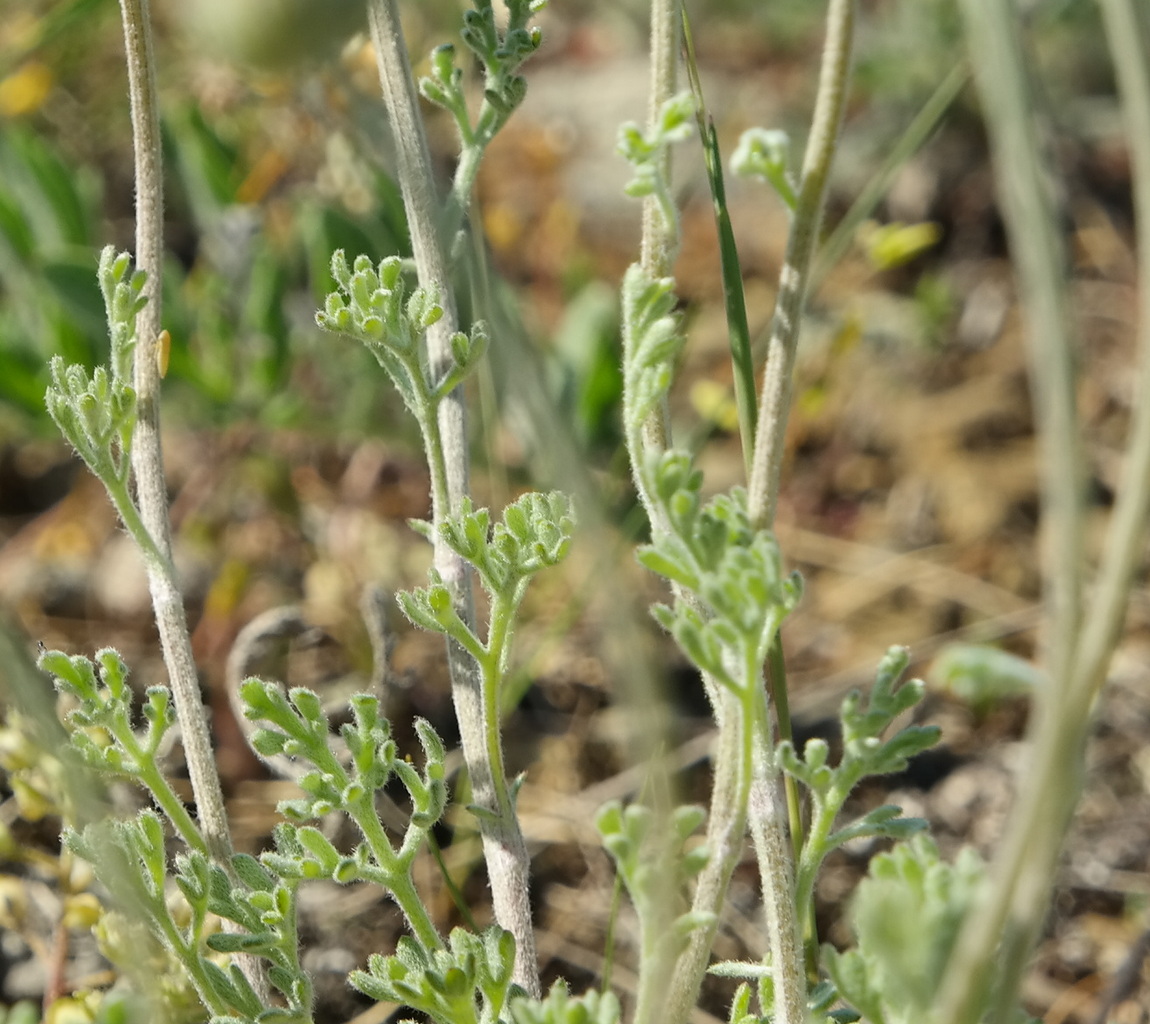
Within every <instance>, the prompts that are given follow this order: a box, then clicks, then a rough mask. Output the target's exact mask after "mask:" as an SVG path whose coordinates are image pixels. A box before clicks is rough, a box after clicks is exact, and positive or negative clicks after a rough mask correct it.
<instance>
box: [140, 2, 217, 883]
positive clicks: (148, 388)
mask: <svg viewBox="0 0 1150 1024" xmlns="http://www.w3.org/2000/svg"><path fill="white" fill-rule="evenodd" d="M120 12H121V16H122V20H123V25H124V43H125V49H126V51H127V65H128V86H129V92H130V95H131V108H132V138H133V145H134V150H135V165H136V266H137V268H138V269H140V270H143V271H144V272H145V273H146V274H147V280H146V282H145V284H144V295H145V296H146V297H147V300H148V301H147V305H145V306H144V308H143V309H142V310H141V311H140V313H139V314H138V316H137V319H136V351H135V367H134V381H133V383H134V385H135V389H136V400H137V403H138V417H139V418H138V421H137V423H136V429H135V433H134V435H133V440H132V472H133V475H134V477H135V481H136V498H137V503H138V506H139V510H140V518H141V520H142V522H143V525H144V529H145V530H146V531H147V533H148V535H149V536H150V538H151V540H152V543H153V544H154V546H155V549H156V551H157V552H158V554H159V556H160V557H159V558H155V559H153V558H148V557H147V555H146V552H145V559H144V561H145V565H146V566H147V571H148V588H149V590H150V592H151V595H152V606H153V609H154V611H155V616H156V625H157V627H158V628H159V633H160V643H161V645H162V647H163V651H164V662H165V664H166V665H167V668H168V675H169V680H170V683H171V687H172V697H173V699H174V702H175V707H176V716H177V718H178V720H179V723H180V732H181V735H182V737H183V743H184V751H185V755H186V757H187V761H188V774H189V776H190V777H191V783H192V792H193V793H194V795H195V801H196V810H197V813H198V815H199V820H200V828H201V829H202V831H203V834H204V840H205V841H206V843H207V846H208V850H209V851H210V853H211V856H212V857H213V858H214V859H215V860H216V862H217V863H219V864H222V865H224V866H230V863H229V862H230V858H231V855H232V842H231V835H230V833H229V831H228V821H227V814H226V812H225V810H224V797H223V792H222V790H221V789H220V779H219V774H218V773H217V772H216V763H215V759H214V758H213V756H212V744H211V738H210V736H209V733H208V722H207V716H206V715H205V713H204V707H203V701H202V699H201V696H200V688H199V679H198V677H197V674H196V663H195V658H194V656H193V655H192V645H191V637H190V635H189V633H188V625H187V619H186V618H185V616H184V601H183V596H182V594H181V593H180V589H179V586H178V584H177V582H176V573H175V569H174V567H173V564H172V538H171V526H170V523H169V520H168V495H167V487H166V484H165V481H164V463H163V454H162V450H161V447H160V405H159V385H160V375H159V368H158V366H157V364H156V359H155V353H154V351H153V344H154V342H155V340H156V339H157V338H158V337H159V333H160V318H161V292H162V281H163V245H164V237H163V221H164V192H163V173H162V166H163V165H162V159H163V158H162V154H161V148H160V114H159V103H158V100H157V94H156V75H155V58H154V55H153V46H152V29H151V18H150V14H149V8H148V0H120Z"/></svg>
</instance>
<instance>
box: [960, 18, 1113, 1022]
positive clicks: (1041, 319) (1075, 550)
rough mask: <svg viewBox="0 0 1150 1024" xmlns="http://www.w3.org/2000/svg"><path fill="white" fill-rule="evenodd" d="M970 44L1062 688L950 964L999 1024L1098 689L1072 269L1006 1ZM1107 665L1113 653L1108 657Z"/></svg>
mask: <svg viewBox="0 0 1150 1024" xmlns="http://www.w3.org/2000/svg"><path fill="white" fill-rule="evenodd" d="M962 8H963V15H964V18H965V20H966V26H967V33H968V45H969V48H970V50H971V52H972V53H976V54H978V58H979V59H978V60H977V61H976V62H974V63H975V81H976V83H977V85H978V87H979V91H980V93H981V95H982V100H983V109H984V116H985V118H986V122H987V127H988V130H989V133H990V138H991V148H992V152H993V155H994V158H995V165H996V175H997V179H998V183H999V201H1000V203H1001V206H1002V210H1003V214H1004V217H1005V220H1006V225H1007V233H1008V238H1009V242H1010V245H1011V249H1012V251H1013V253H1014V256H1015V259H1016V261H1017V265H1018V275H1019V283H1020V290H1021V293H1022V301H1023V307H1024V313H1025V316H1026V319H1027V338H1028V341H1029V347H1030V363H1031V367H1030V370H1031V380H1032V389H1033V392H1034V404H1035V415H1036V420H1037V424H1036V425H1037V428H1038V434H1039V444H1040V451H1041V463H1042V485H1043V516H1044V520H1045V533H1046V537H1045V541H1046V543H1045V544H1044V545H1043V552H1042V556H1043V566H1044V579H1045V591H1046V592H1045V630H1044V632H1045V637H1044V641H1045V642H1044V651H1043V656H1044V660H1045V662H1046V665H1047V669H1048V674H1049V678H1050V686H1049V687H1048V688H1046V689H1045V690H1044V691H1042V692H1041V693H1039V694H1038V695H1037V697H1036V703H1037V706H1036V708H1035V711H1034V715H1033V721H1032V725H1031V730H1030V737H1031V740H1032V746H1031V750H1032V754H1031V757H1032V759H1033V762H1032V765H1031V766H1030V767H1029V768H1028V770H1027V771H1026V773H1025V774H1024V784H1023V787H1022V790H1021V792H1020V794H1019V797H1018V801H1017V807H1016V809H1015V812H1014V814H1013V815H1012V818H1011V828H1010V831H1009V832H1008V834H1007V836H1006V838H1005V840H1004V842H1003V845H1002V848H1001V850H1000V852H999V854H998V856H997V858H996V860H995V864H994V870H993V873H992V878H991V881H990V886H989V890H988V892H987V894H986V895H985V897H984V899H983V900H982V901H980V903H979V904H978V905H977V906H976V907H975V908H974V909H972V911H971V912H969V913H968V915H967V918H966V920H965V921H964V923H963V927H962V930H961V931H960V933H959V937H958V940H957V941H956V944H955V948H954V952H953V954H952V956H951V959H950V962H949V963H948V965H947V970H946V973H945V975H944V977H943V983H942V987H941V990H940V999H939V1002H938V1010H939V1014H938V1019H939V1020H940V1021H946V1022H952V1024H959V1022H973V1021H975V1020H977V1019H979V1018H980V1016H981V1014H982V1012H983V1009H984V1000H985V999H986V997H987V996H988V995H990V994H991V993H992V986H994V985H995V984H996V983H997V986H998V987H997V990H996V991H994V992H993V1005H994V1012H993V1014H992V1019H993V1020H995V1021H1001V1020H1003V1019H1005V1017H1006V1016H1007V1015H1008V1014H1009V1012H1010V1011H1009V1007H1010V1006H1011V1005H1013V1003H1014V1001H1015V998H1016V993H1017V991H1018V986H1019V983H1020V981H1021V974H1022V968H1023V967H1024V966H1025V959H1026V957H1027V956H1029V954H1030V951H1031V949H1032V947H1033V943H1034V940H1035V937H1036V935H1037V932H1038V929H1039V927H1040V926H1041V923H1042V920H1043V917H1044V916H1045V913H1046V910H1047V907H1048V905H1049V900H1050V885H1051V882H1052V879H1053V876H1054V871H1055V868H1056V865H1057V860H1058V855H1059V851H1060V849H1061V845H1062V840H1063V837H1064V835H1065V830H1066V827H1067V825H1068V824H1069V821H1070V817H1071V815H1072V813H1073V810H1074V807H1075V804H1076V803H1077V799H1078V794H1079V790H1080V786H1081V773H1082V754H1083V750H1084V746H1085V740H1086V735H1087V732H1088V729H1089V723H1090V714H1089V711H1090V700H1091V698H1092V696H1093V688H1092V684H1091V683H1087V687H1089V689H1086V688H1084V686H1083V683H1084V680H1083V679H1082V678H1081V677H1079V676H1078V671H1079V665H1078V662H1079V655H1080V653H1081V644H1080V640H1079V637H1080V632H1079V627H1080V625H1081V620H1082V614H1081V598H1082V543H1081V532H1082V527H1081V521H1082V514H1083V508H1082V505H1083V501H1082V499H1083V493H1082V484H1081V480H1082V472H1081V456H1080V450H1079V443H1078V427H1077V411H1076V408H1075V389H1074V366H1073V359H1072V353H1073V348H1074V343H1073V339H1072V337H1071V331H1070V327H1069V323H1070V322H1071V318H1070V316H1069V315H1068V313H1069V310H1068V309H1067V304H1066V299H1065V296H1066V291H1067V289H1066V281H1065V267H1066V259H1065V253H1064V249H1063V245H1062V239H1061V237H1060V235H1059V234H1058V231H1057V228H1056V225H1057V219H1056V215H1055V211H1054V208H1053V203H1052V201H1051V197H1050V189H1049V184H1048V180H1047V176H1046V172H1045V167H1044V166H1043V162H1042V158H1041V154H1040V147H1039V143H1038V138H1037V134H1036V131H1035V128H1034V121H1033V109H1034V106H1033V104H1032V103H1031V102H1030V96H1029V92H1030V89H1029V83H1028V81H1027V75H1026V68H1027V63H1026V58H1025V55H1024V52H1023V47H1022V41H1021V38H1020V34H1019V25H1018V16H1017V12H1016V11H1014V10H1013V5H1010V4H1007V3H1005V2H1004V0H964V2H963V5H962ZM1107 657H1108V652H1107Z"/></svg>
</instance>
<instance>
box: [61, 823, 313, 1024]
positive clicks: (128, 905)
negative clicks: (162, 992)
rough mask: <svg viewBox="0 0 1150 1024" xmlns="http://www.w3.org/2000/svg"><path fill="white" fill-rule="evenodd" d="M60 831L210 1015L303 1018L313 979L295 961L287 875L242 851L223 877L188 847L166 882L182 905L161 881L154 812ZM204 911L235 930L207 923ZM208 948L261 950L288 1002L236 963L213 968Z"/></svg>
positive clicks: (228, 1020)
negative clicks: (259, 987)
mask: <svg viewBox="0 0 1150 1024" xmlns="http://www.w3.org/2000/svg"><path fill="white" fill-rule="evenodd" d="M65 838H66V842H67V844H68V846H69V848H70V849H72V850H73V851H74V852H75V853H76V854H77V855H78V856H81V857H83V858H84V859H85V860H87V861H89V862H90V863H91V864H92V865H93V867H94V868H95V869H96V873H97V875H98V877H99V878H100V880H101V881H102V882H103V883H104V885H106V886H107V888H108V890H109V892H110V893H111V895H112V897H113V899H114V900H115V902H116V904H117V906H118V907H119V908H120V910H121V911H122V912H124V913H126V914H128V915H129V918H130V919H131V920H137V921H142V922H143V923H145V924H146V925H147V926H148V928H149V930H150V931H151V933H152V935H153V936H155V937H156V938H157V939H158V940H159V941H160V942H162V943H163V945H164V946H165V947H166V948H167V949H168V950H169V951H170V952H171V953H172V954H173V955H174V956H175V957H176V958H177V959H178V960H179V961H180V963H181V964H183V966H184V969H185V970H186V971H187V973H188V977H189V978H190V979H191V981H192V984H193V985H194V986H195V988H196V991H197V993H198V994H199V996H200V999H201V1001H202V1002H203V1004H204V1006H205V1007H206V1008H207V1009H208V1011H209V1013H210V1014H211V1017H210V1020H211V1022H212V1024H310V1021H311V1004H312V985H311V981H310V979H309V977H308V975H307V973H306V971H304V970H303V968H302V967H301V965H300V963H299V952H298V948H299V940H298V935H297V931H296V900H295V887H294V884H293V883H285V882H284V881H282V880H280V879H277V878H275V877H273V876H272V875H271V874H269V873H268V872H267V871H266V870H265V869H264V868H263V867H261V866H260V864H259V862H257V861H256V860H255V859H253V858H252V857H249V856H247V855H245V854H236V855H235V856H234V857H233V859H232V868H233V871H234V877H229V876H228V874H227V873H226V872H225V871H224V870H223V868H221V867H219V866H218V865H215V864H212V863H211V862H210V861H209V860H208V858H207V856H206V854H204V853H203V852H202V851H200V850H192V851H191V852H190V853H188V854H186V855H180V856H178V857H177V858H176V861H175V872H174V881H175V883H176V885H177V886H178V888H179V890H180V892H181V893H182V895H183V897H184V899H185V900H186V903H187V912H186V913H181V912H179V911H178V910H177V909H175V908H176V905H175V904H173V902H172V900H171V898H170V896H171V894H170V893H169V891H168V888H167V885H166V883H167V880H168V878H169V877H170V876H171V875H172V872H171V871H170V870H169V865H168V860H167V854H166V848H165V843H166V837H165V832H164V827H163V824H162V822H161V820H160V817H159V815H157V814H156V813H155V812H153V811H150V810H146V811H143V812H141V813H140V814H139V815H137V816H136V817H135V818H133V819H129V820H119V821H112V822H101V823H99V824H97V825H89V826H88V827H87V828H85V829H84V830H83V831H82V832H74V831H70V832H68V833H67V834H66V837H65ZM209 915H215V916H216V917H219V918H222V919H224V920H226V921H230V922H233V924H235V925H236V926H238V929H239V930H238V931H233V932H212V931H211V929H210V928H209V920H210V918H209ZM212 953H232V954H234V953H249V954H252V955H255V956H259V957H261V958H262V959H263V960H265V961H266V962H267V965H268V968H267V979H268V981H269V982H270V984H271V985H272V986H273V987H274V988H275V989H277V990H278V991H279V993H280V994H281V995H282V997H283V999H284V1001H285V1003H286V1005H285V1006H282V1007H268V1006H266V1004H265V1003H264V1001H263V1000H262V999H261V998H260V996H259V995H258V994H257V993H256V992H255V990H254V989H253V988H252V986H251V983H250V982H249V981H248V979H247V978H246V977H245V976H244V973H243V972H242V971H241V970H240V968H239V966H238V965H237V964H236V963H234V962H233V963H231V964H229V965H228V966H227V967H221V966H220V964H219V963H218V962H217V961H216V958H215V957H213V956H212V955H211V954H212Z"/></svg>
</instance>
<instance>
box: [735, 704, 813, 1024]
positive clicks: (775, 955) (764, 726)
mask: <svg viewBox="0 0 1150 1024" xmlns="http://www.w3.org/2000/svg"><path fill="white" fill-rule="evenodd" d="M755 701H756V703H757V704H758V705H759V706H758V709H757V711H755V710H752V709H751V708H748V709H747V712H746V714H747V717H748V718H749V719H750V720H751V721H752V722H753V723H754V725H753V727H752V734H753V737H754V757H753V762H752V771H753V777H752V781H751V791H750V800H749V821H750V827H751V838H752V840H753V842H754V845H755V854H756V856H757V859H758V863H759V874H760V875H761V876H762V884H763V911H764V914H765V916H766V921H767V935H768V937H769V939H770V947H771V978H772V979H773V981H774V983H775V1017H774V1019H775V1022H776V1024H805V1022H806V1019H807V978H806V958H805V955H804V952H803V941H802V936H801V932H800V928H799V914H798V913H797V912H796V899H795V879H794V875H793V872H792V852H791V846H790V843H789V842H788V838H787V828H786V820H787V819H786V814H785V812H783V810H782V807H781V806H780V800H779V789H780V787H779V770H778V768H777V767H776V766H775V764H774V757H773V756H772V754H771V750H772V748H773V743H772V741H771V739H772V738H771V730H770V723H769V720H768V718H767V708H766V701H765V700H764V699H763V694H762V692H761V691H759V692H758V693H757V694H756V697H755Z"/></svg>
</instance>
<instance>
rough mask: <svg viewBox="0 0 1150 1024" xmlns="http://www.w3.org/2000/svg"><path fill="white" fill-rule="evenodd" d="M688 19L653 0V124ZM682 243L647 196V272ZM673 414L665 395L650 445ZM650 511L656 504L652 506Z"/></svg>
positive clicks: (673, 224) (667, 160)
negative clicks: (668, 408) (680, 33)
mask: <svg viewBox="0 0 1150 1024" xmlns="http://www.w3.org/2000/svg"><path fill="white" fill-rule="evenodd" d="M681 23H682V15H681V13H680V0H652V2H651V63H650V83H649V88H650V91H649V93H648V96H647V127H648V129H651V128H653V127H654V126H655V125H656V124H657V123H658V118H659V112H660V111H661V110H662V109H663V104H664V103H666V102H667V100H669V99H670V98H671V97H672V96H674V94H675V85H676V82H677V81H678V67H679V63H678V62H679V32H680V26H681ZM661 160H662V164H663V166H662V175H663V180H664V181H666V182H667V183H668V186H669V185H670V182H671V149H670V147H669V146H668V147H666V148H665V149H664V151H663V154H662V157H661ZM678 247H679V223H678V219H677V217H676V215H675V211H673V210H672V211H671V214H670V220H669V221H668V213H667V211H666V210H664V209H663V206H662V204H661V203H660V202H659V199H658V197H657V196H648V197H647V198H646V199H644V200H643V234H642V238H641V240H640V243H639V263H640V265H641V266H642V268H643V270H644V272H645V273H646V275H647V277H649V278H651V279H653V280H654V279H656V278H660V277H666V276H667V275H668V274H670V272H671V265H672V263H674V261H675V253H676V250H677V249H678ZM670 432H671V424H670V415H669V413H668V410H667V403H666V401H665V400H664V401H663V402H662V403H660V405H659V406H658V407H657V408H656V409H655V410H653V411H652V412H651V414H650V415H649V416H648V417H647V419H646V421H645V422H644V423H643V441H644V445H643V447H644V449H645V450H647V451H653V452H658V451H662V450H663V449H664V448H666V447H667V445H668V444H669V443H670ZM648 511H650V509H648Z"/></svg>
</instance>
